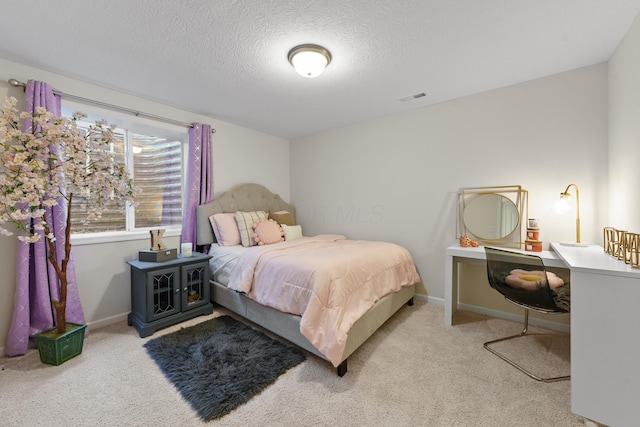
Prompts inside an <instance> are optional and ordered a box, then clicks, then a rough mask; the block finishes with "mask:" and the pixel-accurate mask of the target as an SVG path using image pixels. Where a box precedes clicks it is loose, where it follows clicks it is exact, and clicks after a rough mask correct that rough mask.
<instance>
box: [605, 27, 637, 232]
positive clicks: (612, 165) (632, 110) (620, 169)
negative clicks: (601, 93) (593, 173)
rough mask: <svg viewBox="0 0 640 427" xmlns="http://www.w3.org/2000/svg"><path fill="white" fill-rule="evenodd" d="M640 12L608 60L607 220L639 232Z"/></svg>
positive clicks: (612, 224)
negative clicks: (608, 199) (608, 200)
mask: <svg viewBox="0 0 640 427" xmlns="http://www.w3.org/2000/svg"><path fill="white" fill-rule="evenodd" d="M639 194H640V16H639V17H637V18H636V19H635V21H634V23H633V25H632V26H631V28H630V29H629V31H628V32H627V34H626V36H625V38H624V39H623V40H622V42H621V43H620V44H619V45H618V48H617V49H616V51H615V52H614V54H613V56H612V57H611V59H610V60H609V198H610V203H609V224H608V225H610V226H612V227H615V228H617V229H619V230H628V231H632V232H634V233H640V197H638V195H639Z"/></svg>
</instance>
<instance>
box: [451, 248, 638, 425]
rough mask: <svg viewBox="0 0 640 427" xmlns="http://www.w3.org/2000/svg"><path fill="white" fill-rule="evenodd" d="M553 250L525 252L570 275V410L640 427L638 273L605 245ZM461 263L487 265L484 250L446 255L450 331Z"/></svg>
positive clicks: (459, 250) (454, 250)
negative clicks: (566, 271) (565, 269)
mask: <svg viewBox="0 0 640 427" xmlns="http://www.w3.org/2000/svg"><path fill="white" fill-rule="evenodd" d="M551 249H552V250H551V251H542V252H527V253H532V254H534V255H538V256H540V258H542V260H543V261H544V263H545V265H547V266H550V267H563V268H569V269H570V270H571V314H570V316H571V411H572V412H573V413H575V414H578V415H580V416H583V417H585V418H589V419H591V420H594V421H597V422H599V423H603V424H606V425H610V426H635V425H639V421H638V419H639V418H640V415H639V412H640V410H639V408H637V405H638V403H640V332H639V330H640V328H638V324H639V323H640V317H639V316H638V313H640V269H634V268H632V267H630V266H628V265H626V264H625V263H624V262H623V261H619V260H618V259H617V258H615V257H613V256H611V255H609V254H607V253H605V252H604V250H603V248H602V247H601V246H596V245H591V246H588V247H573V246H565V245H562V244H559V243H551ZM508 250H513V249H508ZM516 252H521V251H516ZM460 263H472V264H485V263H486V257H485V253H484V248H482V247H480V248H462V247H460V246H459V245H458V244H455V245H452V246H449V247H448V248H447V250H446V264H445V279H446V282H445V292H444V295H445V309H444V313H445V314H444V324H445V325H447V326H451V325H452V323H453V322H452V320H453V314H454V313H455V311H456V309H457V308H458V265H459V264H460Z"/></svg>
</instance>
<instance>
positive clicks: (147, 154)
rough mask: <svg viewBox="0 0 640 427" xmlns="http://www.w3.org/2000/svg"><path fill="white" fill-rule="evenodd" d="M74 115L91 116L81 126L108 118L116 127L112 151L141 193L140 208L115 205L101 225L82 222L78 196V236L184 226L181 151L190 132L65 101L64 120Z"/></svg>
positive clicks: (73, 214)
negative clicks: (76, 113) (123, 207)
mask: <svg viewBox="0 0 640 427" xmlns="http://www.w3.org/2000/svg"><path fill="white" fill-rule="evenodd" d="M74 111H81V112H83V113H85V114H87V115H88V117H87V118H86V119H85V121H84V122H78V125H79V127H83V126H89V125H90V124H91V123H94V122H95V120H96V119H105V120H107V122H108V123H110V124H111V123H113V124H115V125H116V129H115V131H114V135H115V136H116V142H115V143H114V144H113V146H112V147H111V149H112V150H113V152H114V153H115V154H116V159H117V160H118V161H120V162H123V163H126V164H127V167H128V169H129V171H130V172H131V173H132V174H133V178H134V181H135V184H136V186H138V187H139V188H141V189H142V192H141V193H140V194H139V195H138V197H137V206H136V207H135V208H134V207H127V209H125V210H123V209H122V208H121V205H119V204H118V203H116V202H115V201H114V202H113V207H112V208H110V209H108V210H107V211H105V212H104V213H103V215H102V218H101V219H100V220H98V221H91V222H89V223H88V224H83V223H82V220H81V219H82V218H81V216H80V213H81V212H82V209H83V206H82V205H83V201H82V198H81V197H77V196H74V197H76V198H75V199H74V203H73V206H72V211H71V222H72V232H73V233H74V235H79V234H87V233H107V232H111V233H113V232H135V231H143V230H144V231H146V230H149V229H155V228H164V229H177V230H179V229H180V227H181V225H182V205H183V203H182V201H183V200H182V195H183V191H182V186H183V182H184V178H183V177H184V169H185V168H184V167H183V164H184V158H185V157H184V152H186V150H183V146H185V144H186V142H187V141H188V130H187V129H186V128H181V127H177V126H173V125H167V124H164V123H161V122H155V121H152V120H148V119H143V118H139V117H132V116H126V115H124V114H122V115H121V114H120V113H117V112H112V111H108V110H102V109H98V108H96V107H91V106H86V105H84V104H76V103H74V102H69V101H67V102H65V101H64V100H63V113H62V114H63V115H64V116H66V117H70V116H71V114H72V113H73V112H74Z"/></svg>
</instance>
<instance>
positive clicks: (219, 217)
mask: <svg viewBox="0 0 640 427" xmlns="http://www.w3.org/2000/svg"><path fill="white" fill-rule="evenodd" d="M209 222H211V227H212V228H213V234H214V235H215V236H216V240H217V241H218V244H219V245H220V246H235V245H239V244H240V243H242V242H241V240H240V230H238V223H237V222H236V214H235V213H217V214H214V215H211V216H210V217H209Z"/></svg>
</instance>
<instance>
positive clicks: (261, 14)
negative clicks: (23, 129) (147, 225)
mask: <svg viewBox="0 0 640 427" xmlns="http://www.w3.org/2000/svg"><path fill="white" fill-rule="evenodd" d="M0 10H2V20H1V22H2V24H1V25H0V57H2V58H4V59H7V60H11V61H14V62H19V63H22V64H25V65H29V66H33V67H36V68H40V69H44V70H47V71H51V72H56V73H59V74H63V75H67V76H70V77H74V78H78V79H81V80H84V81H88V82H91V83H96V84H99V85H102V86H104V87H108V88H112V89H117V90H120V91H123V92H126V93H130V94H134V95H137V96H141V97H143V98H147V99H151V100H155V101H160V102H162V103H165V104H169V105H173V106H176V107H179V108H181V109H184V110H187V111H192V112H194V113H198V114H203V115H207V116H212V117H214V118H218V119H221V120H224V121H227V122H231V123H236V124H239V125H241V126H245V127H249V128H252V129H256V130H259V131H263V132H267V133H269V134H272V135H278V136H282V137H285V138H288V139H294V138H296V137H300V136H304V135H307V134H311V133H315V132H318V131H322V130H326V129H332V128H336V127H340V126H343V125H347V124H351V123H355V122H359V121H363V120H368V119H372V118H376V117H380V116H384V115H388V114H392V113H397V112H402V111H407V110H410V109H415V108H420V107H424V106H427V105H431V104H435V103H439V102H443V101H446V100H450V99H454V98H458V97H461V96H465V95H469V94H473V93H478V92H482V91H486V90H490V89H495V88H498V87H502V86H507V85H511V84H515V83H519V82H522V81H527V80H531V79H535V78H538V77H543V76H547V75H550V74H554V73H558V72H563V71H567V70H571V69H575V68H579V67H583V66H587V65H592V64H596V63H600V62H603V61H606V60H608V59H609V57H610V55H611V53H612V52H613V50H614V49H615V48H616V46H617V45H618V43H619V42H620V40H621V39H622V37H623V36H624V34H625V33H626V31H627V30H628V28H629V26H630V25H631V23H632V21H633V20H634V18H635V17H636V16H637V15H638V13H639V12H640V1H639V0H517V1H516V0H348V1H347V0H315V1H308V0H289V1H277V0H219V1H212V0H189V1H187V0H183V1H178V0H91V1H86V0H64V1H52V0H29V1H22V2H16V1H15V0H0ZM302 43H316V44H320V45H323V46H324V47H326V48H328V49H329V50H330V51H331V54H332V56H333V60H332V62H331V64H330V65H329V67H328V68H327V69H326V71H325V72H324V73H323V74H322V75H321V76H320V77H318V78H316V79H307V78H303V77H300V76H299V75H298V74H296V73H295V71H294V70H293V68H292V67H291V66H290V64H289V63H288V62H287V53H288V51H289V50H290V49H291V48H292V47H293V46H295V45H298V44H302ZM11 77H14V78H17V79H19V80H21V81H26V80H27V79H28V78H29V77H30V76H11ZM58 89H60V90H62V91H66V92H69V93H73V91H71V90H68V89H67V88H58ZM420 92H426V93H427V96H425V97H422V98H419V99H416V100H413V101H409V102H402V101H400V100H399V98H401V97H404V96H407V95H413V94H417V93H420ZM77 95H82V94H77ZM125 107H126V106H125Z"/></svg>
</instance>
